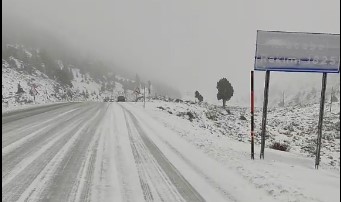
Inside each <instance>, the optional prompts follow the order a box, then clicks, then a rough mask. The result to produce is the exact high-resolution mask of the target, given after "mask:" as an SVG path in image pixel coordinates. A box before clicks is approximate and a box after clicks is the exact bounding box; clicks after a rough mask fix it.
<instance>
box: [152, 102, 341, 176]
mask: <svg viewBox="0 0 341 202" xmlns="http://www.w3.org/2000/svg"><path fill="white" fill-rule="evenodd" d="M148 106H149V107H150V108H152V109H153V110H155V111H163V112H164V113H166V114H167V116H170V117H176V118H177V119H187V120H188V121H190V122H191V124H192V126H193V129H194V130H201V129H204V130H206V131H207V132H208V133H209V134H212V135H213V136H216V137H217V138H219V137H226V136H227V137H229V138H232V139H235V140H238V141H240V142H246V143H247V142H249V141H250V138H249V137H250V135H249V134H250V113H249V109H248V108H243V107H227V108H226V109H223V108H222V107H220V106H215V105H210V104H207V103H202V104H191V103H174V102H164V101H159V100H154V101H153V102H151V103H148ZM329 107H330V106H329V105H327V107H326V111H325V116H324V123H323V124H324V125H323V137H322V150H321V159H322V163H323V164H324V165H326V166H327V167H332V168H336V169H338V170H339V169H340V103H339V102H338V103H334V104H333V106H332V108H331V109H332V111H331V112H330V111H329V110H330V108H329ZM318 113H319V105H318V104H314V105H310V106H306V107H299V106H293V107H282V108H279V107H278V108H274V109H271V110H269V112H268V123H267V136H266V146H267V147H270V146H272V145H274V143H280V144H282V145H287V146H288V151H289V152H291V153H295V154H300V155H304V156H307V157H310V158H312V159H314V157H315V149H316V143H315V142H316V139H317V122H318ZM261 117H262V110H261V109H259V108H258V109H257V110H256V112H255V126H256V144H260V131H261Z"/></svg>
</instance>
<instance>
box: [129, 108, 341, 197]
mask: <svg viewBox="0 0 341 202" xmlns="http://www.w3.org/2000/svg"><path fill="white" fill-rule="evenodd" d="M158 106H163V107H165V108H167V110H169V111H173V112H174V111H178V112H181V111H184V109H186V110H187V109H188V108H190V109H192V110H193V108H191V106H188V105H185V104H179V103H168V102H160V101H154V102H151V103H147V104H146V109H145V110H144V109H143V107H142V105H141V104H131V105H130V106H129V108H131V109H132V110H133V111H134V113H137V114H139V115H140V116H141V117H142V115H143V113H144V112H147V113H148V114H149V115H150V116H152V117H153V118H154V119H155V120H157V121H158V122H160V123H162V125H163V126H165V127H167V128H169V129H170V130H172V131H173V133H170V132H168V133H167V132H165V131H158V132H157V133H154V134H159V136H162V137H163V138H164V139H166V141H169V142H171V141H174V144H171V145H177V146H178V145H179V142H181V141H180V140H179V138H182V139H185V140H186V141H187V143H190V144H191V145H192V146H194V147H195V148H197V149H199V150H201V151H202V152H203V153H205V154H206V155H208V156H209V157H211V158H212V159H215V160H216V161H217V162H220V163H221V164H222V165H223V166H224V168H225V172H226V173H228V174H229V175H231V176H228V177H227V178H223V177H222V176H224V175H222V174H221V173H217V176H216V177H217V178H218V177H219V176H220V177H221V178H222V179H226V181H228V182H229V186H233V185H231V184H235V187H244V185H243V186H242V183H241V181H243V180H247V181H248V182H249V183H251V184H252V185H254V186H255V187H256V188H257V189H259V190H262V191H265V192H266V193H268V194H269V195H271V196H272V197H273V198H274V199H275V200H276V201H339V200H340V192H339V187H340V181H339V180H340V173H339V166H340V165H339V164H338V165H333V166H331V165H328V164H326V163H325V160H326V158H324V157H323V158H322V168H320V169H319V170H315V169H314V158H313V157H307V155H305V154H304V153H299V152H281V151H276V150H272V149H268V148H267V149H266V151H265V160H257V158H256V160H255V161H252V160H250V144H249V143H248V141H245V142H243V141H239V139H238V136H237V135H234V136H229V135H223V134H221V133H220V132H217V131H214V130H209V129H204V128H203V127H200V124H199V123H198V122H194V121H193V122H190V121H188V120H187V119H186V118H183V117H178V116H175V115H174V114H175V113H173V114H169V112H167V111H166V110H165V111H163V110H160V109H158V108H157V107H158ZM194 108H195V107H194ZM199 109H200V108H199ZM199 109H197V110H199ZM312 109H313V108H312ZM312 109H310V108H309V107H308V108H306V109H303V111H304V110H307V111H308V113H310V112H311V110H312ZM201 110H202V109H201ZM142 111H143V112H142ZM231 111H232V112H233V110H231ZM298 115H300V114H298ZM304 115H305V114H303V115H302V116H304ZM312 116H314V115H312ZM315 117H316V116H315ZM141 120H144V121H145V122H148V123H152V125H153V126H155V125H157V124H156V123H154V122H152V120H150V119H148V118H147V117H146V116H143V118H141ZM225 121H226V122H225V123H226V124H227V125H229V123H228V121H227V120H225ZM230 122H232V121H230ZM247 123H248V122H247ZM160 128H162V127H160ZM246 128H247V127H246ZM245 132H246V131H245ZM272 135H273V134H272ZM244 139H248V138H247V137H244ZM279 139H280V138H279ZM153 141H157V140H156V139H153ZM333 141H335V144H336V145H339V140H333ZM175 142H176V144H175ZM327 146H328V144H327ZM160 148H162V150H163V151H164V152H167V151H165V150H166V149H164V148H167V145H164V146H161V147H160ZM188 148H191V147H189V146H188V145H182V146H178V148H177V149H179V151H181V152H180V153H181V154H182V155H186V154H187V153H188V152H189V151H187V150H186V149H188ZM326 149H327V148H326V145H325V144H324V146H323V148H322V150H324V151H326ZM259 150H260V148H259V145H258V144H256V147H255V151H259ZM327 151H328V150H327ZM327 151H326V153H327ZM168 153H169V152H168ZM328 153H329V154H328V155H330V154H332V155H335V156H336V157H337V158H340V154H339V153H338V152H337V149H335V148H334V151H333V152H331V151H328ZM192 155H194V154H191V155H190V156H191V158H190V159H191V160H192V159H193V158H194V157H193V156H192ZM257 155H258V153H256V157H257ZM194 156H195V155H194ZM322 156H325V155H324V154H322ZM168 158H171V157H170V156H168ZM204 159H205V158H200V160H201V165H202V164H205V165H209V166H208V167H206V169H203V170H206V171H207V170H212V168H213V167H212V166H211V165H214V164H212V163H211V162H209V163H208V162H206V161H205V160H204ZM338 161H339V160H338ZM203 162H205V163H203ZM177 166H178V165H177ZM196 166H199V164H198V165H196ZM180 167H181V166H180ZM199 167H200V166H199ZM183 171H184V172H186V169H185V168H184V169H183ZM212 173H216V170H214V172H212ZM237 176H239V178H241V179H239V178H238V177H237ZM227 179H228V180H227ZM230 179H231V180H230ZM217 180H219V179H217ZM194 184H195V183H194ZM197 188H198V189H200V187H197ZM227 190H230V189H227ZM237 191H238V190H237ZM200 193H202V192H200ZM234 193H236V192H234ZM242 193H243V190H241V191H240V193H239V194H236V195H237V197H240V196H239V195H240V194H242ZM244 193H248V192H244ZM244 195H245V194H244ZM251 195H252V194H251ZM244 199H245V198H244ZM241 200H242V199H241ZM249 200H254V197H253V198H250V199H249Z"/></svg>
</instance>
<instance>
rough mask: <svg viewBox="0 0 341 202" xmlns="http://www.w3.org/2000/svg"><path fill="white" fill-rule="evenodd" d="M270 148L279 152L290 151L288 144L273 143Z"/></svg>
mask: <svg viewBox="0 0 341 202" xmlns="http://www.w3.org/2000/svg"><path fill="white" fill-rule="evenodd" d="M270 148H271V149H275V150H279V151H289V149H290V148H289V145H288V144H285V143H280V142H274V143H273V144H272V145H270Z"/></svg>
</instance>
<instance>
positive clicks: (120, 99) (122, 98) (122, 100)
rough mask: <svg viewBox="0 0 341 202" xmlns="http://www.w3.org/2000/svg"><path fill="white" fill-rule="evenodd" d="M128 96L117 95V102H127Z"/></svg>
mask: <svg viewBox="0 0 341 202" xmlns="http://www.w3.org/2000/svg"><path fill="white" fill-rule="evenodd" d="M125 101H126V98H125V97H124V96H118V97H117V102H125Z"/></svg>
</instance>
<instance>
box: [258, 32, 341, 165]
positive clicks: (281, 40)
mask: <svg viewBox="0 0 341 202" xmlns="http://www.w3.org/2000/svg"><path fill="white" fill-rule="evenodd" d="M340 64H341V62H340V34H323V33H303V32H280V31H260V30H259V31H258V32H257V42H256V55H255V65H254V70H256V71H266V77H265V88H264V103H263V117H262V131H261V152H260V158H261V159H262V158H263V159H264V148H265V136H266V121H267V105H268V93H269V80H270V71H280V72H319V73H323V80H322V91H321V102H320V116H319V123H318V137H317V148H316V160H315V168H316V169H317V168H318V166H319V163H320V152H321V140H322V123H323V112H324V102H325V93H326V83H327V73H340ZM283 97H284V96H283ZM283 103H284V102H283ZM331 103H332V102H331ZM331 105H332V104H331Z"/></svg>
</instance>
